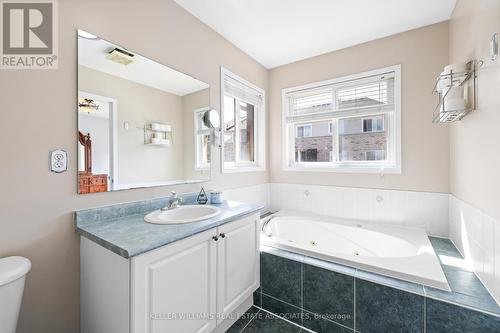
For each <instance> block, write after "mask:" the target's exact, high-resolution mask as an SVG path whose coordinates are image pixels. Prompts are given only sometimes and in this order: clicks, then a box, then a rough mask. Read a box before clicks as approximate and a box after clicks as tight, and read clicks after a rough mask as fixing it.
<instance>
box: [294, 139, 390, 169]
mask: <svg viewBox="0 0 500 333" xmlns="http://www.w3.org/2000/svg"><path fill="white" fill-rule="evenodd" d="M339 138H340V154H341V156H342V153H343V152H347V156H346V159H348V160H354V161H361V160H365V153H366V152H367V151H370V150H386V149H387V137H386V133H385V132H377V133H358V134H341V135H340V136H339ZM308 149H317V152H318V153H317V161H318V162H329V161H330V151H332V150H333V140H332V136H330V135H328V136H314V137H307V138H296V139H295V151H306V150H308Z"/></svg>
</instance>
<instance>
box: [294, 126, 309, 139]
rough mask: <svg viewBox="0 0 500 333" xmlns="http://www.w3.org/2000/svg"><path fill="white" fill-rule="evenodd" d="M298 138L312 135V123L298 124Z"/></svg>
mask: <svg viewBox="0 0 500 333" xmlns="http://www.w3.org/2000/svg"><path fill="white" fill-rule="evenodd" d="M296 133H297V134H296V137H297V138H307V137H310V136H312V125H297V130H296Z"/></svg>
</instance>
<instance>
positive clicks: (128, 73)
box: [78, 37, 209, 96]
mask: <svg viewBox="0 0 500 333" xmlns="http://www.w3.org/2000/svg"><path fill="white" fill-rule="evenodd" d="M115 47H118V48H121V49H124V50H125V48H122V47H120V46H117V45H114V44H112V43H110V42H107V41H105V40H102V39H87V38H82V37H79V38H78V64H79V65H83V66H86V67H89V68H92V69H95V70H97V71H101V72H104V73H107V74H111V75H114V76H117V77H120V78H122V79H126V80H129V81H133V82H137V83H140V84H143V85H145V86H148V87H152V88H156V89H159V90H163V91H166V92H169V93H172V94H175V95H179V96H184V95H187V94H191V93H193V92H196V91H199V90H204V89H206V88H208V87H209V85H208V84H206V83H205V82H202V81H199V80H196V79H195V78H192V77H191V76H189V75H186V74H183V73H180V72H178V71H176V70H173V69H171V68H169V67H167V66H164V65H162V64H159V63H157V62H155V61H153V60H151V59H148V58H145V57H143V56H141V55H139V54H137V53H134V52H132V53H134V54H135V57H134V59H135V61H134V62H133V63H131V64H129V65H127V66H125V65H121V64H118V63H115V62H113V61H111V60H108V59H106V54H107V53H108V52H109V51H110V50H112V49H114V48H115ZM129 52H130V51H129Z"/></svg>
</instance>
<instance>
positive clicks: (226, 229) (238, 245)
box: [217, 215, 260, 320]
mask: <svg viewBox="0 0 500 333" xmlns="http://www.w3.org/2000/svg"><path fill="white" fill-rule="evenodd" d="M218 233H219V240H218V242H217V243H218V244H217V313H218V314H219V315H221V314H229V313H230V312H232V311H233V310H234V309H235V308H236V307H238V305H240V304H241V303H242V302H243V301H244V300H245V299H246V298H247V297H249V296H250V295H252V293H253V292H254V291H255V290H256V289H257V288H258V287H259V285H260V265H259V262H260V256H259V243H260V242H259V240H260V233H259V217H258V215H252V216H250V217H246V218H244V219H242V220H239V221H236V222H232V223H229V224H226V225H223V226H221V227H219V228H218ZM222 319H223V317H222V318H221V320H222Z"/></svg>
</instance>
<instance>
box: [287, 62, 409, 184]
mask: <svg viewBox="0 0 500 333" xmlns="http://www.w3.org/2000/svg"><path fill="white" fill-rule="evenodd" d="M390 72H394V111H391V112H390V113H385V114H386V115H387V116H386V117H385V118H386V120H385V121H384V124H383V126H384V131H387V133H388V144H387V154H388V155H392V156H393V157H392V159H391V160H390V161H384V162H383V163H380V161H363V162H357V161H343V162H341V161H335V162H300V163H297V162H292V163H291V162H290V156H294V154H295V151H294V142H293V144H291V140H293V139H294V138H292V135H291V134H290V132H292V131H289V130H288V126H289V124H288V123H287V115H288V112H289V109H290V105H289V96H290V94H292V93H296V92H299V91H302V90H308V89H317V88H321V87H322V86H327V85H333V84H341V83H344V82H348V81H354V80H362V79H366V78H368V77H370V76H376V75H383V74H385V73H390ZM335 103H336V101H335ZM281 111H282V112H281V113H282V120H281V128H282V169H283V170H284V171H299V172H341V173H380V174H384V173H391V174H401V173H402V158H401V156H402V154H401V65H400V64H398V65H394V66H389V67H385V68H379V69H375V70H371V71H366V72H361V73H356V74H352V75H347V76H343V77H338V78H335V79H330V80H325V81H319V82H314V83H309V84H305V85H301V86H295V87H290V88H285V89H282V110H281ZM378 114H380V113H378ZM376 115H377V112H374V114H371V115H370V114H369V113H368V112H367V113H361V114H360V115H359V116H360V117H366V118H368V117H373V116H376ZM389 117H390V118H392V119H387V118H389ZM343 118H346V117H345V116H342V114H341V113H339V116H338V117H335V118H334V119H336V120H337V121H336V122H335V123H336V124H334V125H333V133H332V137H333V136H335V137H338V136H339V135H338V123H339V121H338V120H340V119H343ZM323 120H324V119H323ZM391 125H392V126H391ZM361 126H363V125H361ZM294 134H295V133H294ZM292 148H293V151H292ZM336 149H337V154H339V153H340V145H339V144H338V143H337V144H336ZM339 156H340V155H339ZM373 162H375V163H373Z"/></svg>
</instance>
